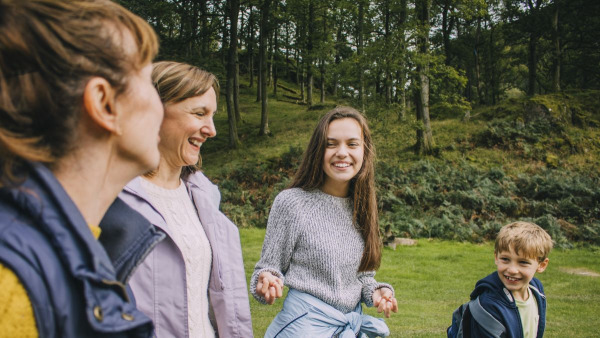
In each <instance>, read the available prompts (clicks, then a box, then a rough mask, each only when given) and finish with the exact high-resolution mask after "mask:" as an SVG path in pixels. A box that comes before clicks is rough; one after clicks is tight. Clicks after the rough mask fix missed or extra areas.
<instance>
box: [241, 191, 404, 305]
mask: <svg viewBox="0 0 600 338" xmlns="http://www.w3.org/2000/svg"><path fill="white" fill-rule="evenodd" d="M363 248H364V241H363V239H362V237H361V235H360V232H359V230H358V229H357V228H356V227H355V226H354V224H353V220H352V204H351V200H350V198H340V197H335V196H331V195H328V194H326V193H324V192H322V191H321V190H318V189H317V190H313V191H304V190H302V189H300V188H293V189H288V190H284V191H282V192H281V193H280V194H279V195H277V197H276V198H275V201H274V202H273V206H272V207H271V212H270V214H269V221H268V223H267V233H266V235H265V241H264V243H263V248H262V254H261V258H260V261H259V262H258V263H256V267H255V268H254V273H253V274H252V278H251V280H250V291H251V293H252V294H253V295H254V298H256V299H257V300H258V301H259V302H261V303H263V304H264V303H265V299H264V298H263V297H260V296H258V295H257V294H256V284H257V283H258V276H259V275H260V273H262V272H263V271H269V272H271V273H272V274H273V275H275V276H277V277H279V278H281V279H282V280H283V281H284V284H285V285H287V286H288V287H289V288H293V289H296V290H299V291H302V292H306V293H309V294H311V295H313V296H315V297H317V298H319V299H321V300H323V301H324V302H326V303H328V304H330V305H331V306H333V307H335V308H336V309H338V310H340V311H341V312H343V313H348V312H350V311H353V310H354V308H355V307H356V305H357V304H358V303H359V302H360V301H362V302H364V303H365V304H366V305H367V306H373V298H372V297H373V292H374V291H375V290H376V289H378V288H381V287H388V288H390V289H391V290H392V291H393V290H394V289H393V288H392V287H391V286H390V285H389V284H385V283H378V282H377V281H376V280H375V278H374V276H375V272H374V271H373V272H360V273H359V272H357V271H358V266H359V265H360V260H361V258H362V253H363Z"/></svg>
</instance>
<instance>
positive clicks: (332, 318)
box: [265, 289, 390, 338]
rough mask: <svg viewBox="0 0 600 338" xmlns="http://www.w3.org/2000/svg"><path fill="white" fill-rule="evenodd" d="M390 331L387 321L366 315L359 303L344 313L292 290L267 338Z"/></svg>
mask: <svg viewBox="0 0 600 338" xmlns="http://www.w3.org/2000/svg"><path fill="white" fill-rule="evenodd" d="M389 334H390V330H389V328H388V327H387V325H386V324H385V322H384V321H383V319H380V318H375V317H372V316H369V315H363V314H362V306H361V304H360V303H359V304H358V305H357V306H356V308H355V309H354V311H353V312H349V313H346V314H344V313H342V312H340V311H339V310H337V309H335V308H334V307H333V306H331V305H329V304H327V303H325V302H323V301H322V300H320V299H318V298H316V297H314V296H312V295H310V294H308V293H305V292H301V291H298V290H296V289H290V291H289V292H288V295H287V297H286V299H285V302H284V303H283V309H282V310H281V312H279V314H277V316H276V317H275V319H274V320H273V322H272V323H271V325H270V326H269V328H268V329H267V332H266V333H265V337H269V338H271V337H280V338H281V337H339V338H354V337H365V336H366V337H387V336H389Z"/></svg>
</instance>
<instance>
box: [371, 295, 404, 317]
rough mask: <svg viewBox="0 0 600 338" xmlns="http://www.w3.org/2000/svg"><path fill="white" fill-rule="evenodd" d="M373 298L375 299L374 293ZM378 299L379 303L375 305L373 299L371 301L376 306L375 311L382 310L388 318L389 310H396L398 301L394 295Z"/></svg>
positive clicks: (380, 311) (379, 311)
mask: <svg viewBox="0 0 600 338" xmlns="http://www.w3.org/2000/svg"><path fill="white" fill-rule="evenodd" d="M373 299H375V295H373ZM378 301H379V303H378V304H377V305H375V301H373V305H374V306H377V312H378V313H382V312H383V314H384V315H385V317H386V318H390V314H391V312H398V301H397V300H396V298H395V297H393V296H390V297H380V298H379V299H378Z"/></svg>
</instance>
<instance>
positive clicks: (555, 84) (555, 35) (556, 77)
mask: <svg viewBox="0 0 600 338" xmlns="http://www.w3.org/2000/svg"><path fill="white" fill-rule="evenodd" d="M559 4H560V1H559V0H554V6H553V11H552V12H553V15H552V44H553V45H554V62H553V65H552V66H553V67H552V68H553V71H552V89H553V90H554V92H560V64H561V54H562V53H561V50H560V33H559V31H558V12H559V6H560V5H559Z"/></svg>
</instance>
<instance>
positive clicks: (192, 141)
mask: <svg viewBox="0 0 600 338" xmlns="http://www.w3.org/2000/svg"><path fill="white" fill-rule="evenodd" d="M190 143H191V144H193V145H195V146H196V147H200V146H202V142H200V141H198V140H190Z"/></svg>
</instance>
